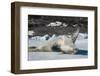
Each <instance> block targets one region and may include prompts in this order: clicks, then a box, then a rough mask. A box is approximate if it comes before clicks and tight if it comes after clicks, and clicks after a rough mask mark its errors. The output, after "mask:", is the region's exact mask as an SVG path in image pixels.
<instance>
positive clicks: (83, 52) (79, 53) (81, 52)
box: [76, 50, 88, 55]
mask: <svg viewBox="0 0 100 76" xmlns="http://www.w3.org/2000/svg"><path fill="white" fill-rule="evenodd" d="M76 55H88V51H87V50H78V51H77V52H76Z"/></svg>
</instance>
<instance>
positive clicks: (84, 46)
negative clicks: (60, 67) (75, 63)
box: [28, 33, 88, 60]
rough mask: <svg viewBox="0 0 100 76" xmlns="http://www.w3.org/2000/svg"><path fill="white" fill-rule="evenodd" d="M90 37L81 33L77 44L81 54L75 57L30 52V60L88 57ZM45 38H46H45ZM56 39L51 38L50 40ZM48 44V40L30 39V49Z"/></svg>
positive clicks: (57, 53) (58, 53)
mask: <svg viewBox="0 0 100 76" xmlns="http://www.w3.org/2000/svg"><path fill="white" fill-rule="evenodd" d="M87 36H88V35H87V34H83V33H79V35H78V38H77V40H76V42H75V45H76V47H77V48H78V49H79V52H78V53H77V54H75V55H71V54H62V53H61V52H28V60H53V59H77V58H78V59H79V58H87V57H88V37H87ZM44 37H45V36H44ZM52 38H54V36H53V37H51V38H50V39H52ZM43 43H46V38H43V37H39V36H38V38H37V39H35V38H33V39H32V38H30V39H29V43H28V45H29V47H31V46H36V47H37V46H39V45H42V44H43Z"/></svg>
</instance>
